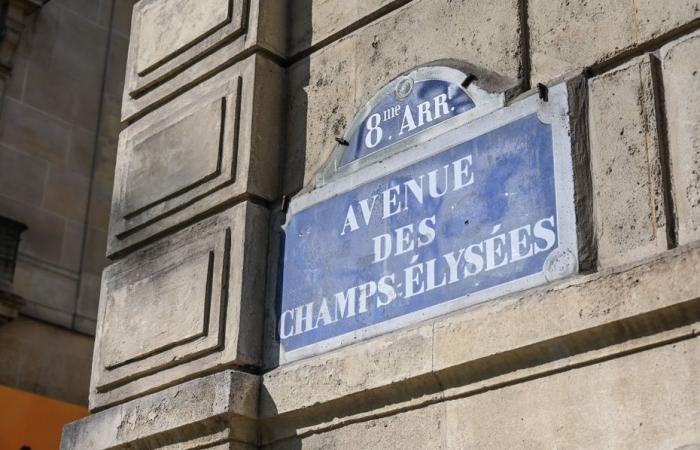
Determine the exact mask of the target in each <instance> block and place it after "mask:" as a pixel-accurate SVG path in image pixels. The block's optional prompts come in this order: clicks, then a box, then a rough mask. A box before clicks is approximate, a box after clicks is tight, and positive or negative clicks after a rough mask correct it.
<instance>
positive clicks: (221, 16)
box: [129, 0, 248, 96]
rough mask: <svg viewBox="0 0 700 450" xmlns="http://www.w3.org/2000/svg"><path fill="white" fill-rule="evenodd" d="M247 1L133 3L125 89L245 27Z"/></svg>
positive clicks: (134, 91)
mask: <svg viewBox="0 0 700 450" xmlns="http://www.w3.org/2000/svg"><path fill="white" fill-rule="evenodd" d="M247 2H248V0H235V1H230V0H144V1H141V2H139V3H137V4H136V6H134V14H133V19H132V32H133V39H132V40H131V42H132V43H131V49H130V56H132V57H133V64H130V70H129V75H130V83H129V84H130V86H129V87H130V94H131V95H132V96H138V92H139V91H142V90H144V89H147V88H148V87H149V86H150V85H151V84H153V83H155V82H157V81H158V79H160V78H163V77H166V76H168V75H169V74H171V73H172V72H173V71H176V70H178V69H181V68H182V67H183V66H185V65H187V64H188V63H190V62H191V60H193V59H195V58H197V56H198V55H200V54H202V53H205V52H207V51H211V49H212V48H213V47H216V46H220V45H222V44H224V43H225V42H226V40H227V39H233V38H235V37H237V36H238V35H240V34H241V33H243V31H244V19H245V17H244V15H245V10H246V8H247V5H246V3H247Z"/></svg>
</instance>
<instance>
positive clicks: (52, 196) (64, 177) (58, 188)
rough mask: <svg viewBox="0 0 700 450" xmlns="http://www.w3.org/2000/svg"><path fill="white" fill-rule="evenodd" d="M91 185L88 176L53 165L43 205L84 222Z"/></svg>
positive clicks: (49, 209)
mask: <svg viewBox="0 0 700 450" xmlns="http://www.w3.org/2000/svg"><path fill="white" fill-rule="evenodd" d="M89 187H90V179H89V178H88V177H85V176H83V175H80V174H76V173H75V172H70V171H67V170H63V169H61V168H58V167H56V166H51V167H50V169H49V173H48V177H47V180H46V192H44V198H43V201H42V203H41V206H42V207H43V208H44V209H46V210H47V211H51V212H52V213H54V214H56V215H59V216H61V217H63V218H65V219H70V220H74V221H77V222H82V221H83V220H85V211H86V210H87V196H88V192H89Z"/></svg>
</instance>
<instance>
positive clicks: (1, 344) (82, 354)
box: [0, 316, 93, 405]
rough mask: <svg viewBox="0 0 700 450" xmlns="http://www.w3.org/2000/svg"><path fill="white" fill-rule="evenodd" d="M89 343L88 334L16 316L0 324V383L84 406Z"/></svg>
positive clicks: (90, 345) (87, 379) (88, 371)
mask: <svg viewBox="0 0 700 450" xmlns="http://www.w3.org/2000/svg"><path fill="white" fill-rule="evenodd" d="M47 343H50V345H51V351H49V352H47V351H46V346H47V345H48V344H47ZM92 344H93V340H92V338H90V337H88V336H83V335H80V334H77V333H74V332H71V331H68V330H65V329H63V328H58V327H55V326H52V325H49V324H46V323H43V322H39V321H36V320H33V319H31V318H27V317H21V316H20V317H19V318H18V319H16V320H14V321H12V322H11V323H9V324H5V325H3V326H1V327H0V384H2V385H4V386H10V387H14V388H17V389H22V390H25V391H31V392H34V393H36V394H39V395H45V396H48V397H51V398H55V399H58V400H62V401H65V402H69V403H75V404H79V405H86V404H87V401H88V399H87V394H88V392H87V390H86V389H85V387H86V386H87V385H88V384H89V382H90V362H91V360H92Z"/></svg>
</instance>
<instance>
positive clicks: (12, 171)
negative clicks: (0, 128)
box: [0, 147, 48, 205]
mask: <svg viewBox="0 0 700 450" xmlns="http://www.w3.org/2000/svg"><path fill="white" fill-rule="evenodd" d="M47 173H48V164H47V163H46V162H45V161H41V160H39V159H36V158H32V157H31V156H28V155H26V154H24V153H21V152H18V151H15V150H10V149H9V148H5V147H0V195H4V196H6V197H9V198H14V199H17V200H19V201H22V202H25V203H29V204H35V205H36V204H40V203H41V200H42V198H43V195H44V183H45V182H46V177H47Z"/></svg>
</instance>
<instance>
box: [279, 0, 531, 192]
mask: <svg viewBox="0 0 700 450" xmlns="http://www.w3.org/2000/svg"><path fill="white" fill-rule="evenodd" d="M417 17H431V18H432V19H431V20H434V21H435V23H439V24H440V25H439V26H437V25H435V26H426V24H425V23H424V22H423V21H420V20H417V19H416V18H417ZM517 21H518V2H517V1H515V0H497V1H493V2H489V3H485V2H451V1H447V0H438V1H436V0H420V1H414V2H411V3H410V6H407V7H404V8H400V9H398V10H396V11H394V12H392V13H391V14H388V15H386V16H384V17H382V18H381V19H379V20H377V21H375V22H372V23H371V24H369V25H367V26H366V27H364V28H362V29H361V30H358V31H356V32H354V33H352V34H350V35H348V36H345V37H343V38H342V39H340V40H338V41H336V42H334V43H333V44H331V45H329V46H327V47H324V48H323V49H321V50H319V51H317V52H315V53H313V54H312V55H311V56H310V57H308V58H306V59H303V60H301V61H299V62H297V63H296V64H294V65H293V66H292V67H291V68H290V69H289V75H288V76H289V105H288V108H289V126H288V130H289V132H288V136H287V142H288V148H287V166H286V173H285V186H284V190H285V192H286V193H294V192H296V191H298V190H299V189H300V188H301V187H302V186H304V185H306V184H307V183H308V182H309V181H310V180H312V178H313V174H314V173H315V172H317V171H318V170H319V169H320V168H321V167H322V166H323V164H324V163H325V162H326V160H327V159H328V156H329V155H330V154H331V152H332V150H333V148H334V146H335V138H336V137H338V136H342V134H343V132H344V131H345V128H346V127H347V126H349V124H350V123H351V122H352V118H353V116H354V115H355V113H356V112H357V111H358V110H359V109H360V108H361V107H362V105H364V104H365V103H366V102H367V101H368V100H369V99H370V98H371V97H372V96H373V95H374V94H375V93H376V92H377V91H378V90H379V89H380V88H381V87H382V86H384V85H385V84H386V83H388V82H389V81H391V80H392V79H394V78H396V77H397V76H398V75H400V74H401V73H402V72H405V71H407V70H409V69H411V68H414V67H416V66H419V65H422V64H427V63H430V62H433V61H437V60H443V59H455V60H461V61H466V62H469V63H471V64H474V65H477V66H482V67H484V68H485V69H488V70H491V71H494V72H496V73H498V74H500V75H501V76H503V77H506V78H509V79H512V80H516V79H518V78H519V77H520V76H521V75H522V74H521V70H522V66H521V51H520V28H519V27H517V26H513V24H514V23H517ZM447 36H453V37H454V38H449V39H448V38H446V37H447Z"/></svg>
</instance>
